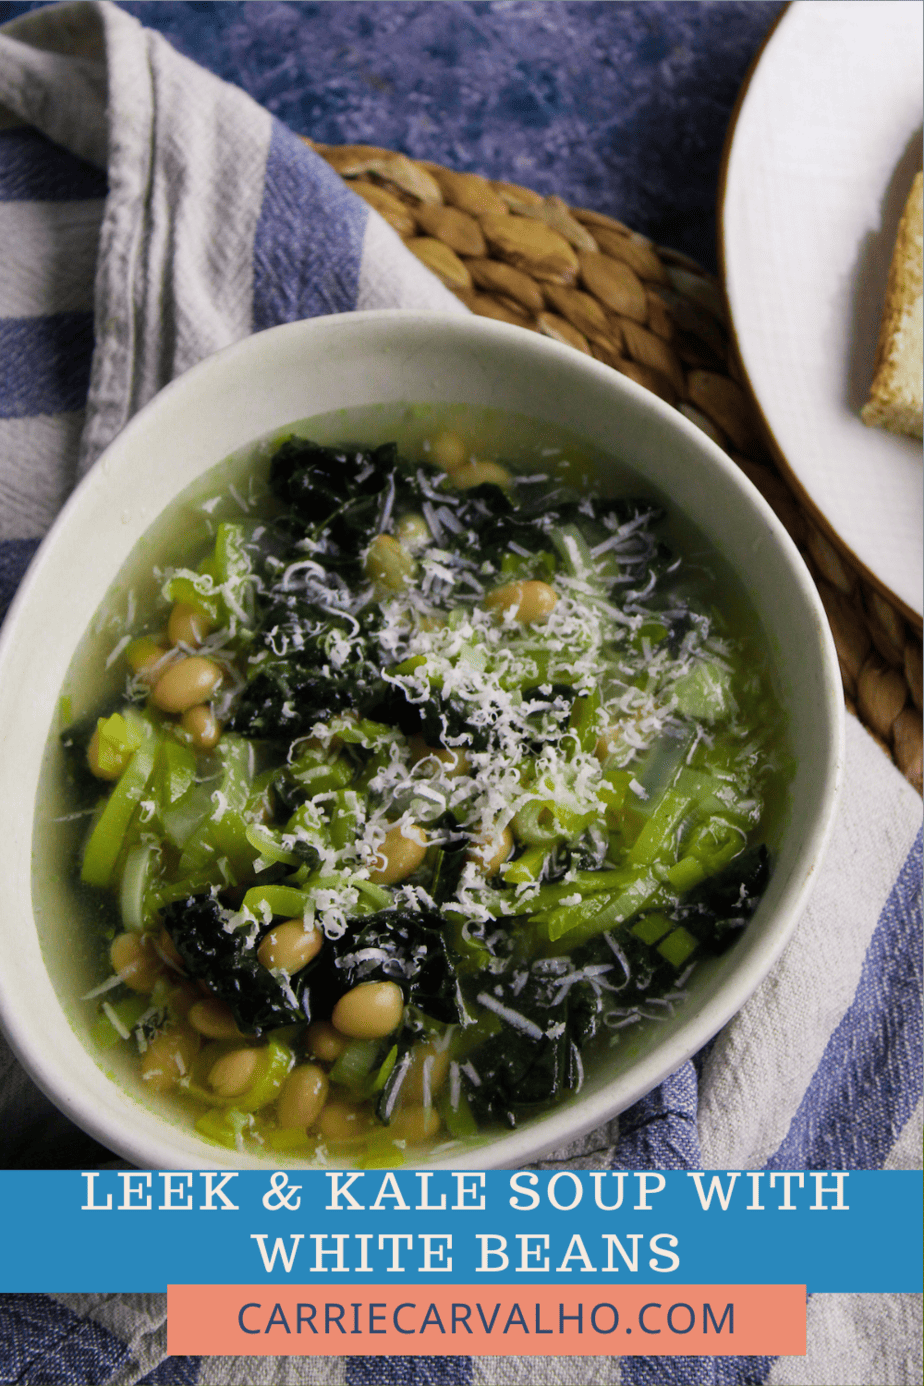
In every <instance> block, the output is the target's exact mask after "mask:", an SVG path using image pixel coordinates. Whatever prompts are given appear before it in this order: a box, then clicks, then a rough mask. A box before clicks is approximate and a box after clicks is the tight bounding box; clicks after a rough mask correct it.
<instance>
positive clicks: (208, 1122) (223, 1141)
mask: <svg viewBox="0 0 924 1386" xmlns="http://www.w3.org/2000/svg"><path fill="white" fill-rule="evenodd" d="M246 1126H247V1117H246V1116H245V1114H244V1113H243V1112H241V1111H239V1110H234V1109H233V1108H232V1109H230V1110H229V1109H227V1108H225V1109H222V1108H220V1107H216V1108H214V1109H213V1110H212V1111H210V1112H206V1113H205V1114H204V1115H203V1116H201V1117H199V1119H198V1121H197V1122H196V1130H197V1131H198V1132H199V1135H200V1136H205V1138H206V1140H209V1141H213V1142H214V1143H215V1144H216V1145H223V1146H225V1147H226V1148H227V1149H228V1150H236V1149H237V1144H238V1140H239V1138H240V1136H241V1134H242V1133H243V1131H244V1128H245V1127H246Z"/></svg>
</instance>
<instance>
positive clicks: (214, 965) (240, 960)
mask: <svg viewBox="0 0 924 1386" xmlns="http://www.w3.org/2000/svg"><path fill="white" fill-rule="evenodd" d="M229 915H230V912H229V911H228V910H225V909H222V907H221V904H220V903H219V901H218V900H217V899H216V898H215V896H213V895H189V896H186V898H185V899H182V900H174V901H172V902H171V903H170V904H168V905H166V906H165V908H164V909H163V911H162V918H163V922H164V928H165V929H166V930H167V933H168V934H169V936H170V938H171V939H172V941H173V943H174V944H175V946H176V948H177V950H178V952H179V954H180V957H181V958H182V959H183V964H184V968H185V971H186V974H187V976H189V977H192V978H194V979H201V980H202V981H207V982H208V984H209V986H210V987H211V988H212V990H213V992H214V993H215V995H217V996H219V997H220V998H221V1000H222V1001H224V1002H226V1003H227V1005H228V1006H230V1008H231V1011H232V1013H233V1015H234V1019H235V1020H236V1021H237V1024H238V1027H239V1028H240V1029H241V1030H242V1031H243V1032H244V1033H245V1034H250V1035H261V1034H263V1033H264V1031H266V1030H272V1029H276V1028H278V1027H279V1026H281V1025H291V1024H292V1023H293V1021H303V1022H308V1021H310V1020H312V1019H313V1018H314V1015H313V1011H312V1001H311V980H312V976H313V974H314V973H315V972H316V971H319V970H320V968H319V967H318V965H317V963H312V964H309V965H308V967H306V968H304V969H303V971H302V972H300V973H298V975H297V976H296V977H295V978H294V979H293V982H292V985H290V986H284V985H283V983H282V982H281V980H280V978H279V977H278V976H274V974H273V973H272V972H270V971H269V969H268V968H265V967H264V966H263V964H262V963H260V962H259V961H258V959H257V948H258V947H259V939H260V938H261V937H262V935H263V934H264V933H265V932H266V928H262V929H260V930H258V931H257V933H256V936H255V926H254V925H252V924H246V925H242V926H238V927H237V928H232V929H228V928H226V927H225V926H226V924H227V922H228V919H229ZM322 952H323V950H322Z"/></svg>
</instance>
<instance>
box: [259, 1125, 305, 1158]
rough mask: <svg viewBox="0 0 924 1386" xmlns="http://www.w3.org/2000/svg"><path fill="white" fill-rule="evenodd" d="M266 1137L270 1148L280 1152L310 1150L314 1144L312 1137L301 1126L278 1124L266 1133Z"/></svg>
mask: <svg viewBox="0 0 924 1386" xmlns="http://www.w3.org/2000/svg"><path fill="white" fill-rule="evenodd" d="M264 1139H265V1141H266V1143H267V1145H268V1146H269V1148H270V1150H278V1151H279V1152H280V1154H286V1153H292V1152H293V1151H297V1150H310V1149H311V1146H312V1144H313V1140H312V1137H311V1136H310V1135H309V1134H308V1132H307V1131H303V1130H302V1128H301V1127H300V1126H295V1127H292V1126H276V1127H274V1128H273V1129H272V1130H270V1131H267V1132H266V1133H265V1135H264Z"/></svg>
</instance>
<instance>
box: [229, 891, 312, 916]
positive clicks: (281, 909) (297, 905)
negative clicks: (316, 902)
mask: <svg viewBox="0 0 924 1386" xmlns="http://www.w3.org/2000/svg"><path fill="white" fill-rule="evenodd" d="M243 908H244V909H245V910H249V911H250V913H251V914H252V915H253V916H254V917H255V918H256V919H260V918H262V917H263V915H264V913H265V911H267V910H268V911H269V913H270V914H271V915H273V916H274V917H278V916H280V915H281V916H284V917H285V918H286V919H302V918H303V917H304V916H305V914H306V913H307V911H308V910H309V909H310V908H311V893H310V891H304V890H295V889H293V887H292V886H283V885H265V886H252V887H251V888H250V890H248V892H247V894H246V895H245V896H244V902H243Z"/></svg>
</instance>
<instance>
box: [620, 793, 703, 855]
mask: <svg viewBox="0 0 924 1386" xmlns="http://www.w3.org/2000/svg"><path fill="white" fill-rule="evenodd" d="M689 804H690V800H689V798H688V797H687V796H686V795H685V794H679V793H678V792H677V790H675V789H665V791H664V793H663V794H662V795H661V798H660V800H659V801H658V804H657V805H656V807H655V809H654V811H653V813H652V814H651V816H650V817H649V819H648V821H647V823H646V824H645V826H644V828H642V831H641V832H640V833H639V835H638V837H637V838H636V839H635V842H634V843H633V844H632V846H631V847H630V849H629V852H628V855H627V857H626V861H627V863H628V865H630V866H651V865H652V864H653V863H654V862H656V861H657V860H658V859H659V858H664V857H666V856H671V857H673V856H675V855H676V848H675V838H676V833H677V829H678V828H679V826H680V824H681V823H682V821H683V819H684V816H685V815H686V812H687V809H688V807H689Z"/></svg>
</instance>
